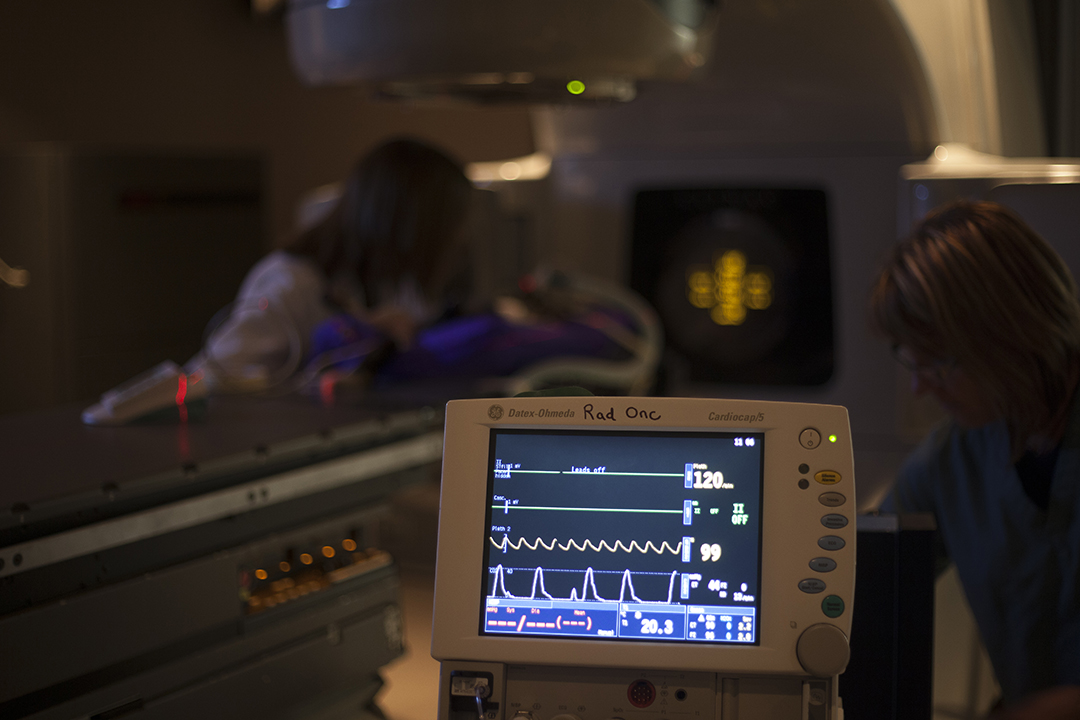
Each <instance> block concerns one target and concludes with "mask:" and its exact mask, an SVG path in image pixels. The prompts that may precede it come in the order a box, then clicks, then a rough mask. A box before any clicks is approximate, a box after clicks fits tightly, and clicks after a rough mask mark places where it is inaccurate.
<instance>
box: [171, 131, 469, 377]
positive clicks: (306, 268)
mask: <svg viewBox="0 0 1080 720" xmlns="http://www.w3.org/2000/svg"><path fill="white" fill-rule="evenodd" d="M471 198H472V185H471V184H470V182H469V180H468V179H467V178H466V177H465V174H464V172H463V171H462V168H461V166H460V164H458V163H457V162H456V161H454V160H452V159H451V158H449V157H448V156H447V155H446V154H445V153H443V152H441V151H439V150H437V149H435V148H434V147H431V146H430V145H427V144H425V143H423V142H420V141H417V140H412V139H396V140H391V141H389V142H386V143H384V144H382V145H380V146H379V147H377V148H375V149H374V150H373V151H372V152H371V153H369V154H368V155H367V156H365V157H364V158H363V159H362V160H360V162H359V163H358V164H357V165H356V167H355V169H354V170H353V171H352V173H351V174H350V176H349V178H348V180H347V181H346V182H345V186H344V190H343V193H342V196H341V198H340V200H339V201H338V202H337V204H336V206H335V207H334V208H333V209H332V210H331V211H330V212H329V214H328V215H326V216H325V217H324V218H323V219H322V220H320V221H319V222H318V223H316V224H315V225H314V226H312V227H310V228H308V229H307V230H305V231H303V232H302V233H301V234H300V235H299V236H298V237H296V238H295V239H294V240H293V241H292V242H291V243H289V244H288V245H287V246H285V247H284V248H283V249H281V250H277V251H274V252H272V253H270V254H269V255H267V256H266V257H265V258H263V259H262V260H261V261H259V262H258V263H257V264H256V265H255V266H254V267H253V268H252V269H251V271H250V272H249V273H248V275H247V277H246V278H245V279H244V281H243V283H242V284H241V286H240V290H239V292H238V294H237V297H236V301H235V302H234V303H233V305H232V306H231V308H230V311H229V313H228V315H227V317H226V318H225V319H224V321H223V322H222V323H221V324H220V325H219V326H218V327H217V328H216V329H215V330H214V331H213V332H212V333H211V335H210V336H209V338H208V340H207V342H206V345H205V347H204V349H203V351H202V352H201V353H200V354H199V355H198V356H196V358H194V359H193V360H192V361H191V362H189V363H188V369H189V371H196V368H200V369H202V370H203V371H204V372H205V373H206V375H207V379H208V380H209V381H210V382H211V384H212V386H213V387H214V388H215V389H216V390H241V391H243V390H257V389H264V388H267V387H271V386H274V385H277V384H279V383H280V382H282V381H283V380H285V379H287V378H288V377H290V376H291V375H293V374H294V373H295V372H296V371H297V370H298V369H299V368H300V367H301V365H302V363H303V362H304V360H305V358H306V356H307V354H308V349H309V343H310V338H311V333H312V331H313V329H314V328H315V327H316V326H318V325H319V324H320V323H322V322H324V321H325V320H327V319H328V318H330V317H331V316H333V315H335V314H337V313H341V312H347V313H350V314H351V315H353V316H355V317H358V318H361V319H362V320H364V321H365V322H366V323H368V324H370V325H371V326H374V327H376V328H378V329H379V330H380V331H382V333H383V334H384V335H385V336H386V337H387V338H388V339H390V340H391V341H392V342H393V343H395V344H396V345H397V346H398V347H408V345H409V344H410V342H411V340H412V337H413V336H414V334H415V332H416V331H417V329H418V328H420V327H422V326H424V325H426V324H428V323H430V322H431V321H433V320H435V319H436V318H437V317H438V316H439V315H440V314H442V313H443V311H444V310H445V309H446V307H447V306H448V305H450V304H453V303H454V302H455V301H457V300H461V299H463V298H462V296H463V295H464V294H465V292H467V290H466V288H465V287H464V285H465V284H466V283H465V282H463V281H462V278H464V277H465V276H466V272H465V271H466V260H467V253H466V248H465V237H464V235H465V233H464V227H465V219H466V216H467V213H468V211H469V206H470V202H471Z"/></svg>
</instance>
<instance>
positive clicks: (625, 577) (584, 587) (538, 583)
mask: <svg viewBox="0 0 1080 720" xmlns="http://www.w3.org/2000/svg"><path fill="white" fill-rule="evenodd" d="M594 574H595V573H594V571H593V569H592V568H591V567H590V568H585V581H584V582H583V583H582V584H581V594H580V595H579V594H578V592H577V588H571V590H570V597H569V598H556V597H554V596H552V595H551V594H549V593H548V591H547V590H546V589H545V588H544V568H542V567H538V568H536V570H534V571H533V581H532V593H531V594H530V595H529V596H528V597H526V596H524V595H514V594H513V593H511V592H509V591H507V589H506V584H505V579H506V571H505V570H504V569H503V566H502V565H496V566H495V585H494V592H493V593H492V595H493V596H494V597H505V598H511V599H514V600H535V599H536V598H537V597H543V598H547V599H548V600H562V599H566V600H589V599H592V600H596V601H599V602H629V601H630V600H632V601H633V602H636V603H651V604H655V605H670V604H671V598H672V597H673V596H674V592H675V578H677V577H678V576H679V571H678V570H673V571H672V573H671V577H670V578H669V579H668V593H667V599H666V600H642V599H641V598H639V597H638V596H637V593H635V592H634V580H633V578H632V577H631V576H630V570H624V571H623V574H622V585H621V586H620V587H619V597H618V599H617V600H616V599H613V598H605V597H601V596H600V594H599V593H598V592H596V583H595V582H594V579H593V577H594ZM627 593H629V596H630V600H627ZM590 595H591V598H590Z"/></svg>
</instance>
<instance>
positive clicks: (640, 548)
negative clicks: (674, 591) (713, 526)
mask: <svg viewBox="0 0 1080 720" xmlns="http://www.w3.org/2000/svg"><path fill="white" fill-rule="evenodd" d="M488 539H489V540H490V541H491V544H492V545H494V546H495V547H496V548H497V549H499V550H502V551H503V552H506V549H507V548H510V549H512V550H520V549H521V548H523V547H525V548H528V549H529V550H536V549H537V548H543V549H545V550H554V549H555V548H558V549H559V550H563V551H566V552H569V551H570V550H571V549H573V550H580V551H582V552H584V551H585V550H592V551H593V552H600V551H601V550H607V551H608V552H618V551H620V550H621V551H623V552H634V551H635V550H636V551H637V552H639V553H643V554H644V553H648V552H649V551H652V552H654V553H656V554H657V555H663V554H664V553H665V552H669V553H671V554H672V555H678V554H679V553H681V552H682V540H680V541H679V542H677V543H675V547H672V546H671V545H670V544H668V541H667V540H665V541H664V542H662V543H661V544H660V547H657V546H656V545H654V544H653V541H652V540H648V541H646V542H645V545H640V544H638V541H637V540H631V541H630V544H629V545H627V544H625V543H624V542H623V541H622V540H616V541H615V544H614V545H611V544H610V543H608V541H607V540H601V541H600V544H599V545H597V544H596V543H594V542H593V541H592V540H586V541H585V542H584V543H579V542H578V541H577V540H569V541H567V542H565V543H560V542H559V539H558V538H552V539H551V542H544V541H543V540H542V539H540V538H536V541H535V542H531V543H530V542H529V541H528V540H526V539H525V538H520V539H519V540H518V541H517V542H516V543H515V542H514V541H513V540H511V539H510V538H509V537H508V536H506V535H504V536H503V539H502V540H498V541H496V540H495V538H493V537H489V538H488Z"/></svg>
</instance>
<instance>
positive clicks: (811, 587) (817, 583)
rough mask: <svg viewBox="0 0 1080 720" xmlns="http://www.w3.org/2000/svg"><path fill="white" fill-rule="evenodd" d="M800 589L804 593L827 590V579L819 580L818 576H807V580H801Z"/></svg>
mask: <svg viewBox="0 0 1080 720" xmlns="http://www.w3.org/2000/svg"><path fill="white" fill-rule="evenodd" d="M799 589H800V590H802V591H803V592H804V593H811V594H814V593H819V592H825V581H824V580H818V579H817V578H807V579H806V580H800V581H799Z"/></svg>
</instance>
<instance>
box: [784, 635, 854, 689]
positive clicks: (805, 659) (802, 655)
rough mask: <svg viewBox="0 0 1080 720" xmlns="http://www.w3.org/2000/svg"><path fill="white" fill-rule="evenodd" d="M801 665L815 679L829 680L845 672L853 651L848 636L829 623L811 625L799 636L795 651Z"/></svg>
mask: <svg viewBox="0 0 1080 720" xmlns="http://www.w3.org/2000/svg"><path fill="white" fill-rule="evenodd" d="M795 652H796V654H797V655H798V657H799V663H800V664H801V665H802V666H803V669H804V670H806V672H808V673H810V674H811V675H813V676H814V677H820V678H829V677H832V676H834V675H839V674H840V673H842V672H844V668H846V667H847V664H848V658H850V657H851V650H850V648H849V647H848V639H847V635H845V634H844V632H843V631H842V630H841V629H840V628H838V627H836V626H835V625H829V624H828V623H819V624H817V625H811V626H810V627H808V628H806V630H805V631H803V634H802V635H801V636H799V642H798V645H797V646H796V650H795Z"/></svg>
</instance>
